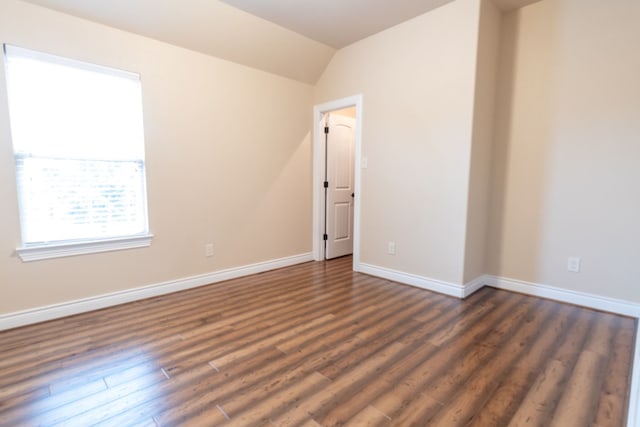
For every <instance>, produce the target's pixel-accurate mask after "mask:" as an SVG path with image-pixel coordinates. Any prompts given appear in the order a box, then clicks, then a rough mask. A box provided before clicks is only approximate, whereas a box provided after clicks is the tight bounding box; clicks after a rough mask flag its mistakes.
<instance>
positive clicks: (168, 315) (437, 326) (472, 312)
mask: <svg viewBox="0 0 640 427" xmlns="http://www.w3.org/2000/svg"><path fill="white" fill-rule="evenodd" d="M350 263H351V258H349V257H347V258H341V259H337V260H333V261H329V262H326V263H308V264H303V265H299V266H295V267H290V268H287V269H282V270H277V271H272V272H267V273H262V274H259V275H255V276H251V277H246V278H242V279H237V280H231V281H228V282H224V283H218V284H214V285H211V286H207V287H202V288H198V289H193V290H189V291H184V292H180V293H176V294H172V295H166V296H162V297H157V298H153V299H148V300H144V301H138V302H134V303H130V304H126V305H122V306H117V307H112V308H108V309H105V310H100V311H96V312H92V313H86V314H82V315H77V316H73V317H69V318H65V319H59V320H55V321H51V322H47V323H43V324H39V325H33V326H27V327H23V328H18V329H13V330H9V331H4V332H0V425H2V426H32V425H33V426H36V425H43V426H53V425H61V426H88V425H99V426H133V425H135V426H178V425H180V426H215V425H228V426H253V425H255V426H267V425H275V426H317V425H321V426H338V425H350V426H365V425H378V426H386V425H398V426H409V425H415V426H426V425H438V426H562V427H570V426H580V427H584V426H589V425H592V426H601V427H603V426H623V425H624V424H625V419H626V412H627V401H628V393H629V391H628V390H629V382H630V371H631V361H632V349H633V346H634V339H635V320H634V319H629V318H625V317H620V316H615V315H612V314H607V313H601V312H597V311H592V310H588V309H584V308H579V307H574V306H571V305H566V304H561V303H556V302H552V301H547V300H543V299H538V298H533V297H528V296H524V295H519V294H515V293H510V292H506V291H499V290H495V289H491V288H485V289H482V290H480V291H479V292H477V293H476V294H474V295H472V296H471V297H469V298H468V299H467V300H464V301H460V300H457V299H455V298H450V297H446V296H443V295H439V294H435V293H431V292H428V291H424V290H420V289H416V288H412V287H409V286H404V285H399V284H396V283H392V282H389V281H386V280H383V279H378V278H374V277H370V276H366V275H362V274H357V273H353V272H352V271H351V264H350Z"/></svg>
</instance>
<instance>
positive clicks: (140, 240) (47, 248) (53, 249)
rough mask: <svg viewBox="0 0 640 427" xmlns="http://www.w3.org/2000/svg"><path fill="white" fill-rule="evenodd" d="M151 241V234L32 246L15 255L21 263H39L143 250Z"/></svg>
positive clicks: (18, 250)
mask: <svg viewBox="0 0 640 427" xmlns="http://www.w3.org/2000/svg"><path fill="white" fill-rule="evenodd" d="M151 239H153V234H143V235H139V236H133V237H123V238H117V239H105V240H91V241H87V242H74V243H57V244H50V245H46V244H44V245H33V246H25V247H22V248H18V249H16V253H17V254H18V256H19V257H20V259H21V260H22V261H23V262H30V261H40V260H44V259H52V258H62V257H68V256H76V255H87V254H94V253H99V252H111V251H119V250H123V249H134V248H145V247H148V246H151Z"/></svg>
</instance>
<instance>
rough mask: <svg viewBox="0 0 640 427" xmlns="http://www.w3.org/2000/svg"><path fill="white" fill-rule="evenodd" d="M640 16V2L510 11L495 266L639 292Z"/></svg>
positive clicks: (612, 292) (602, 291)
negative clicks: (573, 268)
mask: <svg viewBox="0 0 640 427" xmlns="http://www.w3.org/2000/svg"><path fill="white" fill-rule="evenodd" d="M639 22H640V2H638V1H637V0H616V1H607V2H604V1H600V0H544V1H542V2H539V3H535V4H533V5H530V6H527V7H525V8H523V9H520V10H518V11H515V12H512V13H509V14H507V15H506V16H505V18H504V22H503V26H504V33H503V35H502V41H503V44H502V51H501V67H500V76H499V81H500V82H501V86H500V93H499V104H498V106H499V108H498V112H497V113H498V120H497V126H496V135H497V138H496V141H495V142H496V147H495V148H496V151H495V154H494V176H493V179H494V186H493V188H494V194H493V200H492V215H491V217H492V224H491V235H492V236H493V238H492V242H491V245H490V250H489V253H490V259H489V265H488V269H489V272H490V273H492V274H495V275H498V276H503V277H507V278H515V279H519V280H524V281H530V282H534V283H540V284H547V285H552V286H556V287H560V288H564V289H568V290H574V291H580V292H586V293H590V294H596V295H602V296H607V297H613V298H619V299H624V300H628V301H633V302H640V285H639V284H638V277H640V243H639V242H640V220H639V218H640V191H638V183H640V166H639V162H640V78H638V76H640V50H638V41H640V25H638V23H639ZM569 256H578V257H581V259H582V270H581V272H580V273H579V274H575V273H569V272H567V257H569Z"/></svg>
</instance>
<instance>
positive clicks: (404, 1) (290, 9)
mask: <svg viewBox="0 0 640 427" xmlns="http://www.w3.org/2000/svg"><path fill="white" fill-rule="evenodd" d="M221 1H223V2H225V3H227V4H229V5H231V6H234V7H237V8H238V9H242V10H244V11H245V12H249V13H251V14H252V15H255V16H259V17H261V18H264V19H266V20H267V21H271V22H274V23H276V24H278V25H281V26H283V27H284V28H288V29H290V30H292V31H295V32H296V33H299V34H303V35H305V36H307V37H309V38H311V39H313V40H317V41H319V42H321V43H324V44H326V45H329V46H332V47H334V48H336V49H340V48H342V47H345V46H347V45H350V44H351V43H354V42H356V41H358V40H361V39H363V38H365V37H368V36H370V35H372V34H375V33H378V32H380V31H382V30H385V29H387V28H389V27H392V26H394V25H396V24H399V23H401V22H404V21H406V20H408V19H411V18H414V17H416V16H418V15H422V14H423V13H426V12H428V11H430V10H432V9H435V8H437V7H440V6H442V5H444V4H446V3H449V2H451V1H453V0H323V1H317V0H221ZM493 1H494V3H495V4H496V5H497V6H498V7H499V8H500V9H502V10H505V11H506V10H511V9H516V8H519V7H522V6H524V5H527V4H529V3H533V2H535V1H539V0H493Z"/></svg>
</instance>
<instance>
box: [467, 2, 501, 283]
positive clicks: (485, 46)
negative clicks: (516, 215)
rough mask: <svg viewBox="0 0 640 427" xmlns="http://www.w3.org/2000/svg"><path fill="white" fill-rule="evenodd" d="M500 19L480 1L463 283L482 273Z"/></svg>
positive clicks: (497, 14) (489, 188)
mask: <svg viewBox="0 0 640 427" xmlns="http://www.w3.org/2000/svg"><path fill="white" fill-rule="evenodd" d="M501 18H502V16H501V13H500V11H499V10H498V9H497V8H496V6H495V5H494V4H493V2H492V1H491V0H482V2H481V7H480V26H479V29H478V54H477V66H476V82H475V98H474V103H475V105H474V110H473V140H472V146H471V163H470V165H469V191H468V199H469V202H468V208H467V228H466V246H465V255H464V279H463V282H464V283H468V282H470V281H472V280H474V279H476V278H478V277H480V276H482V275H483V274H485V273H486V257H487V250H486V249H487V244H488V240H487V239H488V237H489V236H488V235H489V233H488V226H489V209H490V203H489V195H490V192H491V158H492V154H493V153H492V148H493V129H494V118H495V115H494V111H495V95H496V73H497V66H498V51H499V41H500V24H501Z"/></svg>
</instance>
